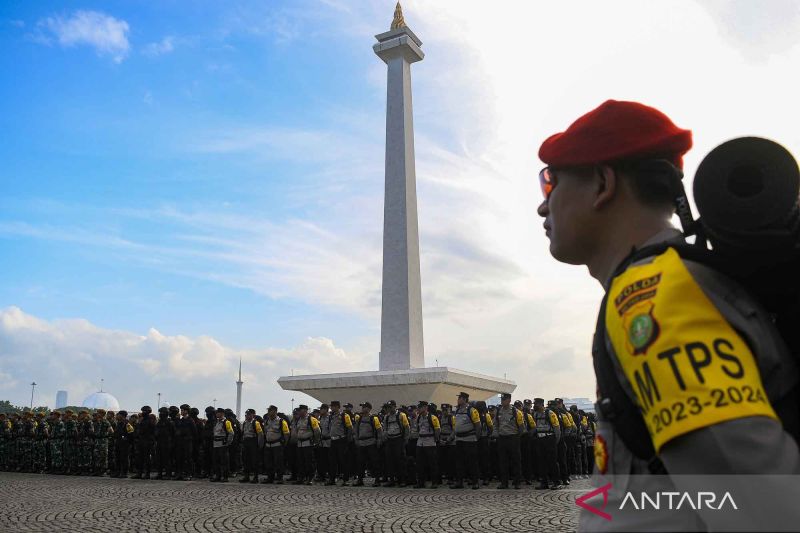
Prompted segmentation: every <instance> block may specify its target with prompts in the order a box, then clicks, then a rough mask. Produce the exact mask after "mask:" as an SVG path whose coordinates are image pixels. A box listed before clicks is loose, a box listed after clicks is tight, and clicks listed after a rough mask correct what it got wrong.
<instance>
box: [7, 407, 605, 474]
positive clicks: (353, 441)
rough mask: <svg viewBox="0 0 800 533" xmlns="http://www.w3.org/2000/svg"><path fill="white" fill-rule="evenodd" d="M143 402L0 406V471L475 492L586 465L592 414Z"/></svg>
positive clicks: (585, 470) (587, 468)
mask: <svg viewBox="0 0 800 533" xmlns="http://www.w3.org/2000/svg"><path fill="white" fill-rule="evenodd" d="M199 415H200V412H199V410H198V409H196V408H194V407H190V406H189V405H186V404H184V405H182V406H181V407H180V409H179V408H177V407H169V408H167V407H161V408H159V409H158V413H157V414H156V413H153V412H152V409H151V408H150V407H149V406H144V407H142V409H141V411H140V413H137V414H131V415H129V414H128V413H127V412H126V411H119V412H118V413H113V412H108V413H107V412H105V411H104V410H102V409H98V410H96V411H95V412H94V413H91V414H90V413H89V411H88V410H83V411H80V412H79V413H78V414H77V417H76V416H75V413H74V412H73V411H71V410H66V411H65V412H64V413H63V415H62V413H60V412H59V411H52V412H51V413H50V414H49V415H48V416H47V417H45V415H44V413H41V412H40V413H36V414H35V415H33V414H32V413H31V412H25V413H23V414H22V415H21V416H20V415H11V416H6V415H5V414H0V469H2V470H6V471H18V472H35V473H50V474H64V475H92V476H103V475H110V476H111V477H116V478H119V477H128V476H129V475H131V477H132V478H134V479H173V480H189V479H191V478H193V477H197V478H207V479H209V480H210V481H213V482H226V481H228V480H229V478H230V477H231V476H233V475H237V476H239V482H241V483H259V482H260V483H276V484H281V483H283V482H284V481H287V480H288V481H289V482H291V483H295V484H312V483H314V482H319V483H325V484H326V485H335V484H340V485H341V486H347V485H350V484H352V485H353V486H363V485H364V484H365V482H369V483H370V484H371V485H372V486H386V487H396V486H397V487H404V486H409V485H413V486H415V487H418V488H423V487H428V486H429V487H431V488H436V487H438V486H440V485H441V484H443V483H444V482H446V483H447V484H448V485H449V486H450V487H451V488H453V489H461V488H465V487H467V486H469V487H471V488H473V489H477V488H479V487H480V486H481V485H484V486H486V485H489V484H490V483H491V482H492V481H493V480H497V481H498V482H499V484H498V486H497V488H499V489H508V488H511V487H512V486H513V487H514V488H520V486H521V484H522V483H523V482H524V483H526V484H528V485H531V484H533V483H534V482H537V481H538V486H537V488H541V489H544V488H552V489H555V488H560V487H561V486H563V485H568V484H569V482H570V479H571V478H573V479H574V478H576V477H587V476H588V474H589V473H590V472H591V470H592V468H593V464H594V452H593V447H594V435H595V430H596V428H595V421H594V414H593V413H588V414H587V413H584V412H583V411H580V410H578V409H577V407H576V406H574V405H573V406H572V407H571V408H570V409H569V410H568V409H566V408H565V406H564V404H563V402H562V401H561V400H560V399H558V398H557V399H555V400H551V401H549V402H547V404H546V405H545V402H544V400H543V399H541V398H535V399H534V400H533V401H531V400H524V401H519V400H518V401H516V402H514V403H512V402H511V395H510V394H505V395H503V396H502V401H501V404H500V405H499V406H488V407H487V405H486V403H485V402H482V401H478V402H470V400H469V395H468V394H467V393H463V392H462V393H461V394H459V395H458V398H457V402H456V404H455V405H449V404H442V405H440V406H437V405H435V404H432V403H428V402H425V401H421V402H419V403H418V404H417V405H415V406H398V405H397V404H396V402H394V401H392V400H390V401H388V402H386V403H385V404H384V405H383V406H382V407H381V408H380V409H379V410H374V409H373V406H372V405H371V404H370V403H369V402H365V403H363V404H361V405H360V406H359V409H358V410H357V411H356V410H355V409H354V407H353V405H351V404H345V405H342V404H341V402H339V401H332V402H331V403H330V405H328V404H322V405H321V406H320V407H319V408H318V409H314V410H309V408H308V406H306V405H300V406H298V407H297V409H294V411H293V412H292V415H291V417H289V416H287V415H285V414H283V413H281V412H279V411H278V408H277V407H276V406H274V405H272V406H270V407H269V408H268V409H267V412H266V413H265V414H264V415H263V416H260V415H257V414H256V411H255V410H254V409H248V410H247V411H246V413H245V418H244V420H239V419H237V417H236V415H235V414H234V413H233V411H231V410H230V409H222V408H216V409H215V408H213V407H207V408H206V410H205V418H200V416H199Z"/></svg>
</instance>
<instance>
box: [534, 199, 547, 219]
mask: <svg viewBox="0 0 800 533" xmlns="http://www.w3.org/2000/svg"><path fill="white" fill-rule="evenodd" d="M536 213H538V214H539V216H540V217H542V218H545V217H546V216H547V215H549V214H550V208H549V207H548V205H547V200H542V203H541V204H539V207H537V208H536Z"/></svg>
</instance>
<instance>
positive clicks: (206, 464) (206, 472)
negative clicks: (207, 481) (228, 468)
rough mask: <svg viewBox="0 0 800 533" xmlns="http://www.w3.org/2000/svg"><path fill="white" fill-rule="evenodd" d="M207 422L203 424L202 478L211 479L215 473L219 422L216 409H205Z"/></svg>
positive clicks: (209, 407)
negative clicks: (215, 440)
mask: <svg viewBox="0 0 800 533" xmlns="http://www.w3.org/2000/svg"><path fill="white" fill-rule="evenodd" d="M205 413H206V421H205V424H203V435H202V441H203V472H202V473H201V474H200V477H201V478H207V477H211V476H212V475H213V474H212V473H213V471H214V425H215V424H216V421H217V416H216V414H215V411H214V408H213V407H212V406H210V405H209V406H207V407H206V409H205Z"/></svg>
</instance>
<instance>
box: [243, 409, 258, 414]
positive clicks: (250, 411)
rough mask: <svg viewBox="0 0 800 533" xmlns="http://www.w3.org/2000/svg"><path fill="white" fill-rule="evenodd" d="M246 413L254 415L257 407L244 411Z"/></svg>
mask: <svg viewBox="0 0 800 533" xmlns="http://www.w3.org/2000/svg"><path fill="white" fill-rule="evenodd" d="M244 414H246V415H254V414H256V410H255V409H248V410H247V411H245V412H244Z"/></svg>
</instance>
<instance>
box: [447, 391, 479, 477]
mask: <svg viewBox="0 0 800 533" xmlns="http://www.w3.org/2000/svg"><path fill="white" fill-rule="evenodd" d="M453 418H454V419H455V422H454V424H453V426H454V429H453V433H454V435H455V443H456V444H455V454H453V455H454V456H453V462H454V463H455V471H456V474H455V483H454V484H453V485H451V486H450V488H453V489H463V488H464V478H465V477H466V473H467V472H468V473H469V479H470V483H471V485H472V488H473V489H477V488H479V485H478V435H479V433H480V431H481V417H480V413H478V410H477V409H475V408H474V407H473V406H471V405H470V404H469V394H468V393H466V392H461V393H459V395H458V399H457V405H456V410H455V412H454V413H453Z"/></svg>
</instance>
